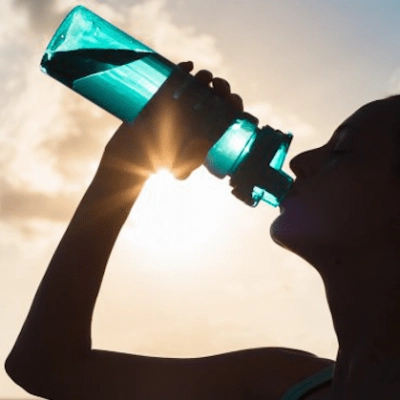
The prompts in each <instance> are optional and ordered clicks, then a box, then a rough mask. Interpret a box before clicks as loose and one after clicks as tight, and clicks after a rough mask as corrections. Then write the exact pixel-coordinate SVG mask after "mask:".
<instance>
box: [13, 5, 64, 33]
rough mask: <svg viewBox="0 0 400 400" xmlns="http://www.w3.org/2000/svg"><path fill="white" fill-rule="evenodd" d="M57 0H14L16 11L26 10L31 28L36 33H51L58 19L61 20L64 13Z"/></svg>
mask: <svg viewBox="0 0 400 400" xmlns="http://www.w3.org/2000/svg"><path fill="white" fill-rule="evenodd" d="M59 3H60V2H59V1H57V0H46V1H43V0H13V1H12V4H13V6H14V9H15V12H16V13H19V12H24V13H26V16H27V22H28V24H29V29H30V30H31V31H33V32H34V33H36V34H38V33H39V34H50V33H51V30H52V29H54V24H55V23H57V22H56V21H61V19H62V16H63V13H62V11H61V10H60V7H59Z"/></svg>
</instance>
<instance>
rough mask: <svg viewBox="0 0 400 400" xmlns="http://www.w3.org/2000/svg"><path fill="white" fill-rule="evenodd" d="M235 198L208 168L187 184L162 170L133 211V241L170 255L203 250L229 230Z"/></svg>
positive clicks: (154, 175)
mask: <svg viewBox="0 0 400 400" xmlns="http://www.w3.org/2000/svg"><path fill="white" fill-rule="evenodd" d="M231 198H232V195H231V194H230V188H229V186H228V182H227V181H225V182H224V181H222V180H220V179H217V178H215V177H213V176H212V175H211V174H210V173H209V172H208V171H207V170H206V169H205V168H204V167H201V168H199V169H198V170H196V171H195V172H193V173H192V175H191V176H190V177H189V178H188V179H186V180H184V181H179V180H177V179H175V178H174V176H173V175H172V174H171V173H170V172H169V171H167V170H165V169H162V170H160V171H158V172H157V173H155V174H153V175H151V176H150V178H149V179H148V180H147V182H146V184H145V187H144V188H143V191H142V193H141V194H140V196H139V199H138V200H137V203H136V204H135V206H134V208H133V210H132V213H131V216H130V219H129V237H130V240H132V241H133V242H134V243H135V244H136V245H140V246H141V247H144V248H146V249H150V250H154V251H158V250H159V251H161V252H168V253H179V252H182V251H191V250H193V249H199V248H201V246H203V245H205V244H207V242H209V241H212V240H213V239H214V238H216V237H221V233H220V232H221V231H226V229H229V228H227V222H228V221H229V217H230V216H231V214H232V213H233V208H232V207H230V204H232V200H231V201H229V200H230V199H231ZM234 201H235V199H234Z"/></svg>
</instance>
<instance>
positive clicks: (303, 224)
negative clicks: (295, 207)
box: [269, 211, 323, 258]
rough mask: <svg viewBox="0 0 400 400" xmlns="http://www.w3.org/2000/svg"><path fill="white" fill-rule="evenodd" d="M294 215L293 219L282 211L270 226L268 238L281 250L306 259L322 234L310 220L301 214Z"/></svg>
mask: <svg viewBox="0 0 400 400" xmlns="http://www.w3.org/2000/svg"><path fill="white" fill-rule="evenodd" d="M296 215H297V218H294V217H293V215H291V216H289V213H288V212H285V211H282V213H281V214H280V215H279V216H278V217H277V218H276V219H275V220H274V221H273V222H272V224H271V226H270V229H269V232H270V236H271V238H272V240H273V241H274V242H275V243H276V244H277V245H279V246H281V247H282V248H284V249H286V250H289V251H291V252H292V253H295V254H297V255H298V256H300V257H301V258H308V257H307V256H306V255H307V254H308V253H309V252H312V251H313V249H314V250H315V246H316V244H318V243H319V240H320V239H321V233H322V232H321V230H319V229H316V228H317V224H316V223H315V221H313V220H312V219H311V218H310V219H307V218H304V217H301V215H302V214H301V213H298V214H296ZM322 236H323V235H322Z"/></svg>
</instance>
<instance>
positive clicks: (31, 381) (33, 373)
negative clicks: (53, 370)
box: [4, 353, 51, 398]
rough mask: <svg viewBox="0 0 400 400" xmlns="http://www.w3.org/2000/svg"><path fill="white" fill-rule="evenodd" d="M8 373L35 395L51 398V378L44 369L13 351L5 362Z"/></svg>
mask: <svg viewBox="0 0 400 400" xmlns="http://www.w3.org/2000/svg"><path fill="white" fill-rule="evenodd" d="M4 369H5V371H6V373H7V375H8V376H9V377H10V378H11V379H12V380H13V381H14V382H15V383H16V384H17V385H18V386H20V387H21V388H22V389H24V390H25V391H26V392H28V393H29V394H32V395H34V396H39V397H44V398H51V393H50V382H51V381H50V380H49V379H47V378H48V377H47V376H46V373H45V371H44V370H42V369H41V368H38V367H33V366H32V364H31V363H30V362H29V361H28V360H24V359H21V358H19V357H16V356H15V355H14V354H13V353H11V354H10V355H9V356H8V357H7V359H6V361H5V364H4Z"/></svg>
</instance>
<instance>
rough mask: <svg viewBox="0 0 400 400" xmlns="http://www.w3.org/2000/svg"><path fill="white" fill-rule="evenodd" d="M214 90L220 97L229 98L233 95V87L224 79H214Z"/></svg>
mask: <svg viewBox="0 0 400 400" xmlns="http://www.w3.org/2000/svg"><path fill="white" fill-rule="evenodd" d="M212 84H213V88H214V90H215V92H216V93H217V94H219V95H220V96H223V97H225V96H229V95H230V93H231V85H229V83H228V81H226V80H225V79H222V78H214V79H213V80H212Z"/></svg>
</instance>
